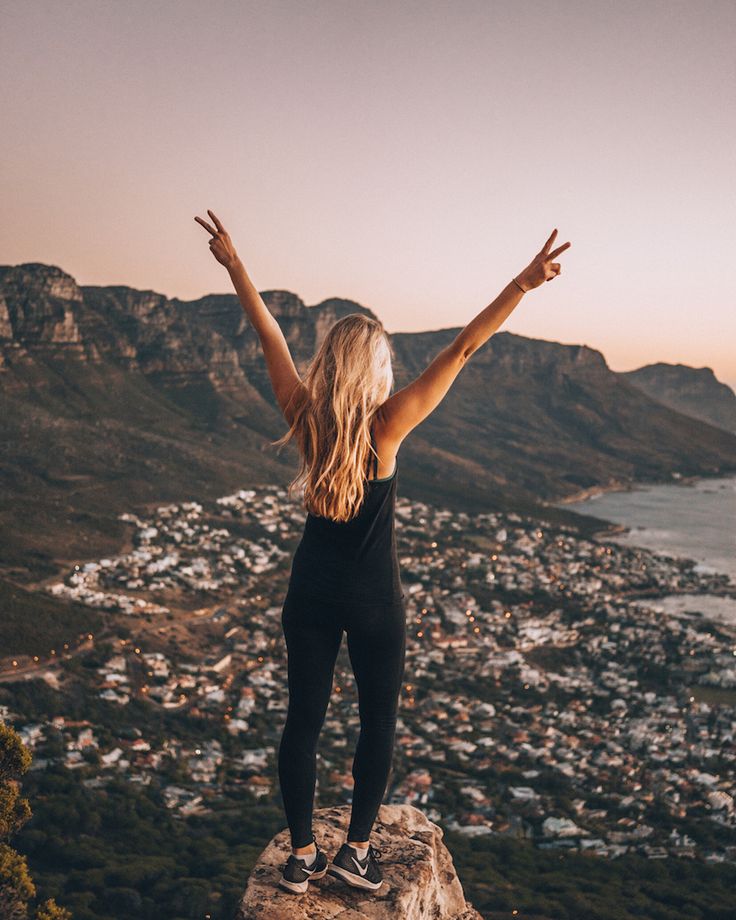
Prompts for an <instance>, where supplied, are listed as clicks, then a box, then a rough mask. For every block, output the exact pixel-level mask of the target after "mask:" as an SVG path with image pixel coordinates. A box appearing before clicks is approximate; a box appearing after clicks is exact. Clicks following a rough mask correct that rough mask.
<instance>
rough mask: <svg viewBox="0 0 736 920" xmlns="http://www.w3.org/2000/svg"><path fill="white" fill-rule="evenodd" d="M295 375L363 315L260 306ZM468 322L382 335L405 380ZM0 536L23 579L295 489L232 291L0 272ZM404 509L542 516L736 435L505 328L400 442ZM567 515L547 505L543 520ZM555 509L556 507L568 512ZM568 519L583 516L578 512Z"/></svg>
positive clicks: (595, 356) (35, 270) (687, 463)
mask: <svg viewBox="0 0 736 920" xmlns="http://www.w3.org/2000/svg"><path fill="white" fill-rule="evenodd" d="M261 296H262V297H263V299H264V301H265V302H266V304H267V305H268V307H269V309H271V310H272V312H273V313H274V316H275V317H276V319H277V320H278V322H279V325H280V327H281V328H282V330H283V332H284V335H285V337H286V339H287V342H288V343H289V346H290V348H291V350H292V354H293V356H294V361H295V364H296V366H297V369H298V370H299V371H300V373H301V372H303V370H304V369H305V368H306V365H307V363H308V362H309V360H310V359H311V357H312V355H313V354H314V351H315V348H316V347H317V345H318V343H319V342H320V341H321V339H322V337H323V336H324V334H325V333H326V331H327V329H328V328H329V327H330V325H331V324H332V323H333V322H334V321H335V320H336V319H338V318H339V317H340V316H343V315H346V314H348V313H352V312H359V311H361V312H364V313H365V314H366V315H370V316H376V314H375V313H374V312H373V311H371V310H370V309H369V308H368V307H365V306H363V305H361V304H359V303H357V302H356V301H352V300H348V299H344V298H327V299H326V300H323V301H321V302H320V303H319V304H315V305H313V306H307V305H306V304H305V303H304V301H303V300H302V299H301V298H300V297H299V296H298V295H296V294H294V293H293V292H290V291H286V290H280V289H275V290H269V291H264V292H262V295H261ZM461 328H462V327H450V328H444V329H439V330H432V331H427V332H418V333H408V332H404V333H401V332H397V333H393V334H390V335H389V338H390V340H391V343H392V348H393V350H394V354H395V362H394V373H395V389H399V388H401V387H402V386H405V385H406V384H407V383H408V382H409V381H410V380H411V379H413V378H414V377H415V376H416V375H417V374H418V373H421V371H422V370H424V368H425V367H426V366H427V364H428V363H429V362H430V361H431V360H432V358H434V356H435V355H436V353H437V352H438V351H439V350H440V349H441V348H442V347H444V345H445V344H447V343H448V342H450V341H452V339H453V338H454V337H455V336H456V335H457V333H458V332H459V331H460V329H461ZM0 407H1V408H2V417H3V419H4V422H5V434H6V437H5V438H4V439H3V444H2V446H1V447H0V471H2V475H3V479H4V482H5V483H6V484H7V485H6V488H5V489H4V490H3V495H2V496H1V497H0V524H2V527H3V530H4V531H5V532H6V533H8V534H11V535H12V539H11V538H10V537H7V538H3V542H2V543H1V544H0V550H2V553H3V557H4V558H7V559H8V560H9V564H10V566H11V568H12V567H14V568H15V569H17V570H18V571H23V570H25V569H26V568H28V567H29V566H30V567H31V568H38V569H41V570H43V569H44V567H46V566H51V564H52V563H51V560H52V559H54V558H57V557H58V554H59V551H60V548H61V549H63V551H64V552H65V553H67V554H69V555H70V556H71V557H77V556H80V555H84V554H85V553H86V552H87V551H88V550H89V548H90V547H91V545H92V543H94V545H95V546H96V547H98V549H101V550H102V551H106V550H105V547H106V546H109V548H110V549H112V546H113V544H114V543H115V541H116V540H120V539H121V538H122V528H121V525H120V524H119V522H118V521H117V517H116V516H117V513H119V512H120V511H123V510H129V506H130V505H133V506H135V505H136V504H137V503H147V502H159V501H174V500H178V499H180V498H183V497H186V498H189V497H196V496H199V495H201V496H202V497H212V496H214V495H215V494H217V495H220V494H224V493H225V492H226V491H227V490H229V489H232V488H240V487H243V486H244V485H246V484H249V483H250V484H253V483H281V484H285V483H286V482H288V481H289V480H290V479H291V478H292V477H293V475H294V474H295V472H296V459H297V458H296V453H295V451H294V450H293V448H291V446H290V445H289V446H287V448H286V449H285V451H284V453H283V454H281V453H277V452H276V451H275V450H273V449H272V447H271V443H270V442H272V441H274V440H275V439H276V438H278V437H279V436H280V435H281V434H282V433H283V432H284V430H285V422H284V419H283V416H282V415H281V412H280V410H279V408H278V406H277V404H276V401H275V398H274V395H273V391H272V388H271V383H270V379H269V376H268V372H267V368H266V365H265V361H264V360H263V355H262V350H261V347H260V342H259V340H258V337H257V335H256V333H255V331H254V330H253V328H252V326H251V324H250V322H249V320H248V318H247V316H246V314H245V313H244V311H243V309H242V307H241V305H240V303H239V301H238V298H237V295H236V294H235V293H232V294H209V295H205V296H203V297H201V298H198V299H196V300H192V301H181V300H178V299H176V298H174V299H169V298H167V297H166V296H165V295H163V294H159V293H157V292H155V291H151V290H146V291H140V290H138V289H136V288H132V287H128V286H125V285H110V286H99V285H82V286H80V285H77V283H76V281H75V280H74V278H73V277H72V276H71V275H69V274H67V273H66V272H64V271H63V270H62V269H60V268H59V267H58V266H48V265H45V264H44V263H24V264H22V265H19V266H0ZM400 453H401V456H400V459H399V465H400V472H399V476H400V480H401V489H402V492H403V493H404V494H405V495H406V496H407V497H408V498H410V499H417V500H428V501H433V502H437V503H439V504H443V503H445V504H447V505H448V506H454V507H477V506H478V505H480V506H489V507H490V506H495V507H515V508H520V509H523V508H525V507H527V508H538V507H539V506H540V504H541V505H542V506H545V505H547V504H549V503H550V502H554V501H556V500H561V499H564V498H566V497H569V496H570V495H571V494H574V493H575V492H577V491H580V490H582V489H585V488H590V487H609V486H611V485H613V484H618V483H621V484H625V483H627V482H632V481H663V480H664V481H667V480H670V479H671V478H672V473H673V472H677V473H678V474H680V475H681V476H684V477H687V476H693V475H714V474H722V473H724V472H728V471H730V470H736V436H734V434H733V433H730V432H727V431H724V430H722V429H720V428H718V427H716V426H714V425H713V424H711V423H710V422H706V421H702V420H698V419H695V418H693V417H691V416H689V415H683V414H681V413H679V412H677V411H676V410H674V409H672V408H670V407H667V406H665V405H663V404H662V403H660V402H658V401H656V400H654V399H652V398H651V397H650V396H647V395H646V394H645V393H643V392H642V391H641V390H640V389H639V388H638V387H637V386H635V385H634V384H633V383H632V382H630V381H629V380H628V379H627V377H626V375H622V374H617V373H616V372H614V371H612V370H611V369H610V368H609V367H608V365H607V363H606V360H605V357H604V355H603V354H602V353H601V352H600V351H598V350H596V349H593V348H590V347H589V346H587V345H567V344H563V343H559V342H551V341H548V340H542V339H530V338H527V337H524V336H519V335H516V334H514V333H510V332H505V331H501V332H497V333H496V334H495V335H494V336H493V337H492V338H491V339H490V340H489V341H488V342H487V343H486V344H485V345H484V346H483V347H482V348H480V349H479V350H478V351H477V352H476V353H475V354H474V355H473V357H472V358H471V360H470V361H469V362H468V363H467V365H466V367H465V368H464V369H463V372H462V373H461V374H460V375H459V377H458V379H457V381H456V382H455V384H454V385H453V387H452V388H451V390H450V392H449V393H448V394H447V396H446V397H445V399H444V400H443V402H442V403H441V405H440V406H439V407H438V408H437V410H435V412H434V413H433V414H432V415H431V416H430V417H429V418H428V419H426V420H425V421H424V422H423V423H422V424H421V425H419V426H417V428H416V429H415V430H414V431H413V432H412V433H411V435H410V436H409V437H408V438H407V440H406V441H405V442H404V444H403V445H402V449H401V452H400ZM557 513H558V512H556V511H553V510H551V509H549V508H547V514H548V515H552V514H557ZM559 513H560V514H562V513H563V512H559ZM566 513H567V514H569V515H572V512H566Z"/></svg>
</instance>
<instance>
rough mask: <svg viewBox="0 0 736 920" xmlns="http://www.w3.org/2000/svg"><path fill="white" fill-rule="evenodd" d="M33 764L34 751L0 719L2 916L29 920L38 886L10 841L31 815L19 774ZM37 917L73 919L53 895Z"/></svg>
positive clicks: (0, 907) (38, 911)
mask: <svg viewBox="0 0 736 920" xmlns="http://www.w3.org/2000/svg"><path fill="white" fill-rule="evenodd" d="M30 764H31V754H30V752H29V751H28V750H27V749H26V748H25V747H24V746H23V743H22V742H21V739H20V735H18V733H17V732H16V731H14V730H13V729H12V728H10V726H8V725H5V723H4V722H0V917H2V918H3V920H27V918H28V917H30V914H29V912H28V903H29V901H31V900H32V899H34V898H35V897H36V886H35V885H34V884H33V882H32V880H31V877H30V875H29V874H28V865H27V863H26V860H25V859H24V857H23V856H21V855H20V854H19V853H17V852H16V851H15V850H14V849H12V847H10V846H9V844H8V841H9V840H10V838H11V837H12V836H13V834H15V833H16V832H17V831H19V830H20V828H21V827H22V826H23V825H24V824H25V823H26V821H28V819H29V818H30V816H31V809H30V806H29V804H28V800H27V799H24V798H22V797H21V795H20V782H19V780H20V777H21V776H22V775H23V774H24V773H25V772H26V770H27V769H28V767H29V766H30ZM33 916H34V917H35V920H70V917H71V914H70V913H69V911H68V910H65V909H64V908H61V907H58V906H57V904H56V902H55V901H54V899H53V898H51V899H49V900H47V901H45V902H44V903H43V904H39V905H38V906H37V907H36V911H35V913H34V915H33Z"/></svg>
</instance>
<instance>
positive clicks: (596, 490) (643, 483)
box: [553, 472, 733, 540]
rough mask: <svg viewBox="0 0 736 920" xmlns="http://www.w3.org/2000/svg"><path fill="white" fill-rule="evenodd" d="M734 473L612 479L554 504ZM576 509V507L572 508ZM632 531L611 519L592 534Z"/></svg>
mask: <svg viewBox="0 0 736 920" xmlns="http://www.w3.org/2000/svg"><path fill="white" fill-rule="evenodd" d="M730 475H733V474H732V473H731V474H729V473H723V472H718V473H714V474H713V475H712V476H705V475H702V474H695V475H692V476H683V475H682V474H679V473H673V474H671V478H670V479H658V480H638V479H637V480H631V481H629V482H622V481H620V480H612V481H611V482H609V483H606V484H604V485H595V486H590V487H588V488H586V489H579V490H578V491H577V492H573V493H572V494H571V495H566V496H565V497H564V498H561V499H559V500H558V501H556V502H553V504H555V505H558V506H567V505H572V504H577V503H578V502H584V501H588V500H589V499H591V498H596V497H597V496H599V495H604V494H606V493H608V492H636V491H639V490H641V489H646V488H649V487H655V486H668V485H672V486H694V485H696V484H697V483H699V482H702V481H706V482H707V481H708V480H710V479H723V478H728V477H729V476H730ZM571 510H573V511H574V510H575V509H571ZM580 513H581V514H585V513H592V512H591V510H590V509H588V511H587V512H583V511H580ZM630 531H631V527H629V526H628V525H626V524H617V523H615V522H614V521H611V522H610V524H609V525H608V526H606V527H602V528H601V529H600V530H596V531H594V532H593V534H592V536H593V537H594V538H595V539H603V540H605V539H607V538H609V537H613V536H618V535H620V534H625V533H628V532H630Z"/></svg>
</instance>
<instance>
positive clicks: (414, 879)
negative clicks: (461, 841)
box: [236, 805, 482, 920]
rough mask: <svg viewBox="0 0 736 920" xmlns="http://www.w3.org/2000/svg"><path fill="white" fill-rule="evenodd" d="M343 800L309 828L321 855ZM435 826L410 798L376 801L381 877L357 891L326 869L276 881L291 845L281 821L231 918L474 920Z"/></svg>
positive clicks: (341, 817)
mask: <svg viewBox="0 0 736 920" xmlns="http://www.w3.org/2000/svg"><path fill="white" fill-rule="evenodd" d="M349 821H350V806H349V805H339V806H334V807H331V808H319V809H316V810H315V812H314V819H313V828H314V833H315V836H316V838H317V842H318V843H319V845H320V848H321V849H322V850H324V852H325V854H326V855H327V857H328V859H329V858H331V857H332V856H333V855H334V854H335V853H336V852H337V850H338V848H339V847H340V844H342V843H343V842H344V840H345V834H346V832H347V828H348V824H349ZM442 837H443V833H442V829H441V828H439V827H438V826H437V825H436V824H433V823H432V822H431V821H430V820H429V819H428V818H427V817H426V815H424V814H423V813H422V812H421V811H419V809H417V808H414V807H413V806H411V805H381V807H380V809H379V812H378V817H377V819H376V822H375V824H374V826H373V832H372V833H371V843H372V844H373V846H374V847H377V848H378V849H379V850H380V851H381V857H380V859H379V865H380V866H381V871H382V873H383V885H382V886H381V887H380V888H379V889H378V891H376V892H366V891H361V890H360V889H357V888H351V887H350V886H349V885H347V884H345V883H344V882H342V881H340V880H339V879H336V878H333V877H332V876H331V875H329V874H328V875H326V876H325V877H324V878H321V879H319V880H317V881H315V882H313V883H311V884H310V885H309V889H308V890H307V892H306V893H305V894H303V895H294V894H290V893H289V892H287V891H283V890H282V889H280V888H279V887H278V880H279V878H280V877H281V869H282V867H283V865H284V863H285V862H286V860H287V859H288V857H289V853H290V852H291V846H290V839H289V832H288V829H284V830H282V831H280V832H279V833H278V834H277V835H276V836H275V837H274V838H273V840H272V841H271V842H270V843H269V844H268V846H267V847H266V849H265V850H264V851H263V853H261V856H260V858H259V859H258V862H257V863H256V865H255V866H254V868H253V871H252V872H251V874H250V878H249V879H248V886H247V888H246V890H245V895H244V896H243V900H242V902H241V904H240V909H239V911H238V914H237V916H236V920H332V918H335V920H363V918H365V920H482V918H481V915H480V914H479V913H478V911H476V910H475V909H474V908H473V906H472V905H471V904H469V903H468V902H467V901H466V900H465V895H464V894H463V889H462V886H461V885H460V880H459V879H458V877H457V873H456V872H455V867H454V865H453V862H452V856H450V852H449V850H448V849H447V847H446V846H445V845H444V843H443V842H442Z"/></svg>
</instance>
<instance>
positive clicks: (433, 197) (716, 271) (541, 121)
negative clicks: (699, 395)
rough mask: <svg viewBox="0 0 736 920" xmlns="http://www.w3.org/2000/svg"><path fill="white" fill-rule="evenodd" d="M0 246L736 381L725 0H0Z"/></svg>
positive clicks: (402, 325) (140, 276) (121, 273)
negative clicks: (215, 251)
mask: <svg viewBox="0 0 736 920" xmlns="http://www.w3.org/2000/svg"><path fill="white" fill-rule="evenodd" d="M1 19H2V21H1V24H0V76H1V77H2V85H3V94H2V102H1V103H0V116H1V117H2V127H3V130H2V138H1V139H0V145H1V149H2V164H3V165H2V170H1V171H0V192H1V193H2V201H3V215H4V219H3V221H2V225H1V226H0V234H1V239H0V264H17V263H20V262H45V263H49V264H53V265H58V266H59V267H61V268H62V269H64V270H65V271H67V272H69V273H70V274H71V275H73V276H74V277H75V278H76V279H77V281H78V282H79V283H80V284H101V285H106V284H125V285H130V286H132V287H136V288H142V289H153V290H156V291H161V292H162V293H164V294H167V295H168V296H171V297H174V296H175V297H180V298H183V299H187V300H189V299H193V298H196V297H199V296H201V295H203V294H206V293H210V292H224V291H229V290H232V288H231V286H230V279H229V277H228V275H227V273H226V272H225V270H224V269H223V268H222V267H221V266H219V265H218V264H217V263H216V262H215V261H214V259H213V257H212V255H211V254H210V251H209V248H208V246H207V240H208V234H207V233H206V232H205V231H204V230H203V229H202V228H201V227H200V226H199V225H198V224H197V223H195V221H194V219H193V218H194V215H195V214H199V215H201V216H204V217H206V216H207V215H206V209H207V208H208V207H209V208H212V209H213V210H214V211H215V213H217V214H218V216H219V217H220V218H221V219H222V221H223V222H224V224H225V226H226V227H227V229H228V230H229V231H230V234H231V236H232V237H233V240H234V242H235V244H236V246H237V247H238V250H239V252H240V255H241V258H242V259H243V261H244V262H245V264H246V266H247V268H248V270H249V272H250V275H251V277H252V279H253V281H254V283H255V284H256V286H257V287H258V288H259V290H267V289H272V288H282V289H287V290H290V291H293V292H295V293H296V294H298V295H299V296H300V297H301V298H302V299H303V300H304V301H305V302H306V303H307V304H314V303H317V302H318V301H320V300H323V299H324V298H327V297H333V296H336V297H345V298H349V299H352V300H356V301H358V302H359V303H361V304H363V305H365V306H366V307H369V308H371V309H372V310H373V311H374V312H375V313H376V314H377V315H378V316H379V317H380V318H381V319H382V320H383V321H384V323H385V325H386V328H387V329H388V330H389V332H396V331H418V330H425V329H439V328H445V327H449V326H461V325H464V324H465V323H467V322H469V321H470V320H471V319H472V318H473V316H474V315H475V314H476V313H477V312H479V311H480V310H481V309H482V308H483V307H484V306H486V304H488V303H489V302H490V301H491V300H493V298H494V297H495V296H496V295H497V294H498V293H499V291H500V290H501V289H502V288H503V287H504V286H505V285H506V284H507V283H508V281H509V280H510V279H511V277H512V276H513V275H514V274H516V273H517V272H519V271H520V270H521V269H522V268H523V267H524V266H525V265H526V264H527V263H528V262H529V260H530V259H531V258H532V256H533V255H534V253H535V252H536V251H537V250H538V249H539V248H540V246H541V245H542V243H543V242H544V241H545V239H546V238H547V236H548V235H549V234H550V232H551V231H552V229H553V228H555V227H557V228H558V230H559V233H558V238H557V243H563V242H565V241H567V240H570V241H571V242H572V246H571V247H570V249H569V250H568V251H566V252H565V253H563V255H562V256H561V257H560V261H561V263H562V266H563V267H562V273H561V275H560V276H559V277H558V278H556V279H555V280H553V281H552V282H550V283H548V284H544V285H542V287H540V288H539V289H537V290H535V291H534V292H532V293H530V294H528V295H527V296H525V297H524V298H523V299H522V301H521V303H520V305H519V307H518V308H517V309H516V311H515V312H514V313H513V314H512V316H511V317H510V318H509V319H508V320H507V321H506V323H505V324H504V326H503V327H502V328H503V329H506V330H509V331H511V332H516V333H519V334H523V335H527V336H532V337H535V338H542V339H550V340H554V341H559V342H566V343H583V344H586V345H589V346H591V347H593V348H597V349H600V350H601V351H602V352H603V354H604V355H605V357H606V359H607V361H608V363H609V365H610V366H611V367H612V368H613V369H614V370H630V369H631V368H634V367H638V366H640V365H642V364H646V363H651V362H654V361H666V362H671V363H684V364H690V365H693V366H695V367H702V366H708V367H711V368H713V369H714V371H715V372H716V375H717V376H718V378H719V379H720V380H722V381H723V382H725V383H728V384H729V385H731V386H732V387H736V346H735V344H734V343H736V276H735V273H734V265H735V264H736V260H735V258H734V248H735V247H736V207H735V204H736V195H735V189H736V174H735V173H736V168H735V166H734V163H735V158H734V150H736V55H734V47H736V4H734V3H733V2H732V0H711V2H708V0H702V2H699V3H691V2H681V0H662V2H660V0H637V2H633V0H619V2H617V3H614V4H600V3H590V2H586V0H559V2H525V0H504V2H491V0H486V2H479V0H455V2H448V0H443V2H421V3H419V2H407V0H396V2H383V0H382V2H375V0H374V2H370V0H360V2H354V0H342V2H309V0H303V2H299V0H289V2H279V0H262V2H225V0H208V2H206V3H205V2H202V0H200V2H189V0H178V2H162V0H156V2H153V3H151V2H150V0H146V2H137V0H136V2H133V0H123V2H103V0H94V2H77V0H64V2H61V3H60V2H57V0H55V2H34V0H22V2H18V0H5V2H4V3H3V12H2V17H1Z"/></svg>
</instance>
